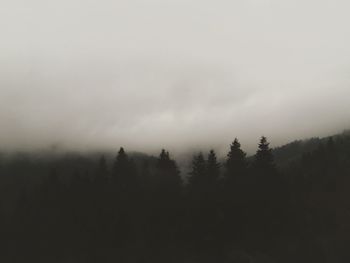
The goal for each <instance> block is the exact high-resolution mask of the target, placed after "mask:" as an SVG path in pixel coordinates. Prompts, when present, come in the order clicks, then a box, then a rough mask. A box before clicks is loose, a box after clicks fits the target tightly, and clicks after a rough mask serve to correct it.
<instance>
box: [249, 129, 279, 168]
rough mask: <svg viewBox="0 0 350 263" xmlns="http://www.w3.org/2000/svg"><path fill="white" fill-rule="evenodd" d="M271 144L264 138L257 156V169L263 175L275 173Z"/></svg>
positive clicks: (255, 164) (261, 140)
mask: <svg viewBox="0 0 350 263" xmlns="http://www.w3.org/2000/svg"><path fill="white" fill-rule="evenodd" d="M269 145H270V143H269V142H267V139H266V137H265V136H262V137H261V139H260V142H259V146H258V150H257V152H256V155H255V163H254V166H255V168H256V169H257V170H258V171H259V172H261V173H272V172H275V169H276V167H275V164H274V158H273V154H272V149H270V146H269Z"/></svg>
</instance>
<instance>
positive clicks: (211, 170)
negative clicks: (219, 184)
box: [207, 150, 220, 183]
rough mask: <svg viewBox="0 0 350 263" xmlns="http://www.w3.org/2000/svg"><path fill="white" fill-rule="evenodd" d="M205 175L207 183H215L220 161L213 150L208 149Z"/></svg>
mask: <svg viewBox="0 0 350 263" xmlns="http://www.w3.org/2000/svg"><path fill="white" fill-rule="evenodd" d="M207 176H208V180H209V183H215V182H216V181H217V180H218V178H219V176H220V163H219V162H218V160H217V157H216V153H215V151H214V150H210V152H209V154H208V161H207Z"/></svg>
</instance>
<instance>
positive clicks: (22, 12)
mask: <svg viewBox="0 0 350 263" xmlns="http://www.w3.org/2000/svg"><path fill="white" fill-rule="evenodd" d="M349 10H350V2H349V1H348V0H328V1H327V0H293V1H286V0H284V1H281V0H271V1H267V0H240V1H233V0H230V1H219V0H216V1H208V0H186V1H185V0H157V1H156V0H128V1H107V0H99V1H97V0H96V1H91V0H90V1H89V0H84V1H83V0H61V1H47V0H31V1H28V0H22V1H18V0H2V1H1V5H0V149H3V150H18V149H25V150H31V149H37V148H45V147H50V146H53V145H55V146H57V147H62V148H65V149H74V150H85V149H115V148H116V147H119V146H120V145H123V146H125V147H126V148H127V149H128V150H138V151H146V152H151V153H153V152H157V151H158V150H159V149H160V148H161V147H166V148H168V149H170V150H171V151H175V152H179V151H182V150H184V151H185V150H187V149H193V147H194V148H201V147H204V148H208V147H215V148H217V149H218V150H219V151H220V149H225V150H226V148H227V147H228V144H229V143H230V142H231V141H232V140H233V138H234V137H236V136H237V137H239V138H240V140H241V142H242V144H243V148H244V149H245V150H247V151H248V152H252V151H253V150H254V149H255V147H256V146H255V145H256V143H257V141H258V138H259V136H260V135H262V134H264V135H266V136H268V137H269V139H270V140H271V142H272V145H273V146H276V145H280V144H283V143H286V142H288V141H290V140H293V139H298V138H306V137H310V136H325V135H328V134H332V133H336V132H338V131H342V130H343V129H345V128H348V127H350V97H349V96H350V27H349V25H350V16H349Z"/></svg>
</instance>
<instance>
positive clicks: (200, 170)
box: [189, 153, 207, 188]
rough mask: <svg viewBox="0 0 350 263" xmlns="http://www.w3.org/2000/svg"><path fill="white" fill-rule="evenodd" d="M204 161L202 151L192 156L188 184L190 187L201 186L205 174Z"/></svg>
mask: <svg viewBox="0 0 350 263" xmlns="http://www.w3.org/2000/svg"><path fill="white" fill-rule="evenodd" d="M206 168H207V167H206V161H205V159H204V156H203V154H202V153H199V154H198V155H195V156H193V160H192V170H191V172H190V178H189V184H190V186H191V187H194V188H195V187H198V186H203V184H204V183H205V178H206V175H207V171H206Z"/></svg>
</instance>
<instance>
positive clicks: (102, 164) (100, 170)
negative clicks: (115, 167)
mask: <svg viewBox="0 0 350 263" xmlns="http://www.w3.org/2000/svg"><path fill="white" fill-rule="evenodd" d="M107 179H108V168H107V161H106V158H105V156H104V155H102V156H101V158H100V160H99V162H98V167H97V173H96V180H97V181H106V180H107Z"/></svg>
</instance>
